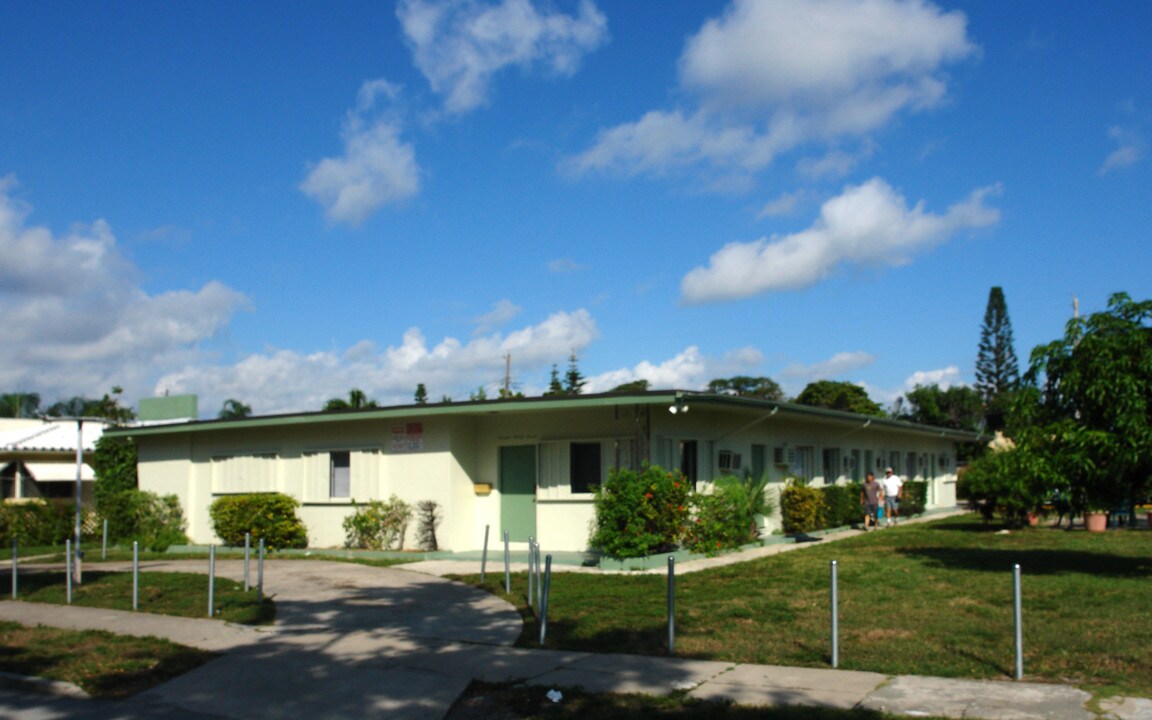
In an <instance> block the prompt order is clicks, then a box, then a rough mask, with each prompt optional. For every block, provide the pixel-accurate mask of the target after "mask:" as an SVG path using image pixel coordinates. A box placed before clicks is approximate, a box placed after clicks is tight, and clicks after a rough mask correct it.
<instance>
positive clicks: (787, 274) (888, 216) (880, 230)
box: [680, 178, 1000, 303]
mask: <svg viewBox="0 0 1152 720" xmlns="http://www.w3.org/2000/svg"><path fill="white" fill-rule="evenodd" d="M995 192H998V188H997V187H986V188H981V189H979V190H976V191H975V192H973V193H972V194H971V195H970V196H969V197H968V199H966V200H964V201H963V202H960V203H957V204H955V205H953V206H952V207H950V208H949V209H948V211H947V212H945V213H944V214H943V215H934V214H932V213H929V212H927V211H925V209H924V203H923V201H921V202H919V203H917V204H916V205H915V206H913V207H911V208H910V207H908V203H907V201H906V200H905V198H904V197H903V196H902V195H900V194H899V193H897V192H896V190H895V189H893V188H892V186H891V185H889V184H888V183H887V182H885V181H884V180H883V179H881V178H873V179H871V180H869V181H868V182H866V183H864V184H862V185H856V186H849V187H847V188H845V190H844V192H843V193H841V194H840V195H839V196H837V197H835V198H832V199H831V200H828V201H827V202H825V203H824V204H823V205H822V206H821V208H820V217H819V218H818V219H817V220H816V222H815V223H813V225H812V227H810V228H808V229H807V230H804V231H801V232H798V233H795V234H792V235H785V236H782V237H781V236H773V237H772V238H761V239H759V240H756V241H754V242H747V243H740V242H734V243H730V244H728V245H725V246H724V247H723V248H721V249H720V250H718V251H717V252H716V253H715V254H713V255H712V257H711V258H710V260H709V264H708V266H707V267H697V268H695V269H693V270H692V271H690V272H689V273H688V274H687V275H685V276H684V278H683V280H682V281H681V283H680V291H681V297H682V299H683V300H684V302H687V303H702V302H711V301H717V300H735V299H738V298H744V297H749V296H751V295H756V294H759V293H764V292H771V291H777V290H791V289H797V288H802V287H807V286H809V285H812V284H814V283H816V282H819V281H820V280H823V279H824V278H826V277H828V275H829V274H831V273H832V272H833V271H834V270H835V269H836V268H837V267H839V266H841V265H844V264H857V265H901V264H904V263H907V262H909V260H910V258H911V257H912V255H913V254H915V253H916V252H918V251H921V250H923V249H925V248H928V247H931V246H933V245H936V244H938V243H941V242H943V241H945V240H947V239H948V238H949V237H950V236H952V235H953V234H955V233H957V232H959V231H960V230H963V229H966V228H978V227H984V226H987V225H991V224H994V223H996V222H998V221H999V219H1000V213H999V211H998V210H996V209H995V208H990V207H987V206H985V204H984V201H985V199H986V198H987V197H988V196H989V195H990V194H994V193H995Z"/></svg>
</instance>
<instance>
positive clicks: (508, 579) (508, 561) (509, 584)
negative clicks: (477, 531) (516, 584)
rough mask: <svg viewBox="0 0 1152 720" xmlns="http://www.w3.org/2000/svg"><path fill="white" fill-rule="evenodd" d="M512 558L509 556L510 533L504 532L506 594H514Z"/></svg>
mask: <svg viewBox="0 0 1152 720" xmlns="http://www.w3.org/2000/svg"><path fill="white" fill-rule="evenodd" d="M510 564H511V558H510V557H509V556H508V531H507V530H505V531H504V592H506V593H511V592H512V570H511V568H510V567H509V565H510Z"/></svg>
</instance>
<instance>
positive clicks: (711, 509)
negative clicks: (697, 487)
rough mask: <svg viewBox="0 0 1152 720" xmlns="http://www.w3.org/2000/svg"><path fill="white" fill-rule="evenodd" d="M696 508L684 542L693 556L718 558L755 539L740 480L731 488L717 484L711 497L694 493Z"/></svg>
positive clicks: (694, 506)
mask: <svg viewBox="0 0 1152 720" xmlns="http://www.w3.org/2000/svg"><path fill="white" fill-rule="evenodd" d="M732 479H733V480H736V478H732ZM692 508H693V511H694V512H693V514H694V515H695V518H694V519H693V521H692V522H691V523H690V524H689V527H688V531H687V533H686V534H685V538H684V546H685V547H687V548H688V549H689V550H691V551H692V552H695V553H703V554H705V555H709V556H711V555H716V554H719V553H720V552H722V551H724V550H729V549H732V548H737V547H740V546H741V545H743V544H744V543H746V542H748V541H749V540H750V539H751V537H750V535H749V523H750V522H752V516H751V515H750V514H748V513H746V512H745V508H744V507H742V503H741V497H740V488H739V481H738V480H737V481H736V483H730V484H720V483H717V485H716V488H715V492H713V494H711V495H705V494H704V493H693V495H692ZM752 532H755V529H753V531H752Z"/></svg>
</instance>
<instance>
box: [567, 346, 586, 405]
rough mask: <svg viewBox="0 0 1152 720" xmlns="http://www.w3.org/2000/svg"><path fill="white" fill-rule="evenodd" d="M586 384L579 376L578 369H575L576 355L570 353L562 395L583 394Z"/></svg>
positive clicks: (581, 376) (582, 377)
mask: <svg viewBox="0 0 1152 720" xmlns="http://www.w3.org/2000/svg"><path fill="white" fill-rule="evenodd" d="M587 382H588V381H587V380H585V379H584V376H583V375H581V374H580V368H578V367H576V353H572V354H571V355H569V356H568V372H566V373H564V394H565V395H579V394H580V393H582V392H584V384H585V383H587Z"/></svg>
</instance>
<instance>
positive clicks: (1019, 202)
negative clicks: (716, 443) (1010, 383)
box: [0, 0, 1152, 416]
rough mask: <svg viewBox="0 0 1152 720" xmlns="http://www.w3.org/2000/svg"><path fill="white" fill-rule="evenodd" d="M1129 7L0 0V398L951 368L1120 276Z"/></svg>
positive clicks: (1130, 79) (1147, 14)
mask: <svg viewBox="0 0 1152 720" xmlns="http://www.w3.org/2000/svg"><path fill="white" fill-rule="evenodd" d="M1150 30H1152V4H1148V3H1146V2H1140V1H1138V0H1132V1H1130V2H1102V3H1092V4H1085V3H1050V2H1025V1H1023V0H1022V1H1019V2H1012V3H1003V2H947V3H929V2H915V1H913V2H909V1H898V0H860V1H857V0H820V1H813V2H801V1H800V0H779V1H777V2H770V3H765V2H750V1H739V0H736V1H733V2H677V3H672V2H667V3H637V2H624V1H613V2H607V1H605V2H593V1H592V0H584V1H583V2H578V1H575V0H554V1H553V2H530V1H529V0H501V1H500V2H495V1H492V2H480V1H479V0H477V1H476V2H432V1H430V0H408V1H407V2H401V3H399V4H397V5H387V4H383V3H375V2H344V3H337V4H331V3H305V2H296V3H282V2H245V3H230V2H195V3H193V2H168V3H139V2H99V3H96V2H93V3H78V2H54V1H50V0H49V1H43V2H35V3H27V2H10V1H9V0H0V318H2V321H3V325H4V327H5V330H6V336H7V337H6V342H4V343H3V344H2V347H0V390H4V391H17V390H22V391H38V392H40V393H41V395H42V396H44V399H45V400H46V401H48V402H51V401H54V400H56V399H58V398H60V397H66V396H71V395H76V394H82V395H88V396H99V395H100V394H102V393H104V392H106V391H107V390H108V389H109V388H110V387H112V386H113V385H119V386H122V387H123V388H124V389H125V396H126V397H127V399H128V400H129V401H130V402H133V403H134V402H135V400H136V399H138V398H139V397H143V396H149V395H153V394H162V393H165V392H169V393H173V394H176V393H196V394H198V395H199V396H200V398H201V411H202V413H203V414H205V415H206V416H212V415H214V414H215V412H216V411H217V410H218V409H219V407H220V405H221V404H222V403H223V401H224V400H225V399H227V398H237V399H240V400H242V401H243V402H246V403H248V404H250V405H251V406H252V407H253V409H254V411H255V412H257V413H260V414H263V413H272V412H287V411H298V410H310V409H318V408H319V407H320V406H321V405H322V404H323V402H324V400H325V399H327V398H329V397H333V396H338V395H345V394H346V393H347V391H348V390H349V389H350V388H353V387H359V388H362V389H363V390H365V391H366V392H367V393H368V395H369V396H371V397H373V398H375V399H377V400H379V401H381V402H383V403H404V402H410V401H411V399H412V394H413V391H414V389H415V387H416V384H417V383H424V384H425V385H426V386H427V389H428V392H429V395H430V396H431V397H432V398H433V399H439V398H440V397H441V396H444V395H447V396H451V397H453V398H455V399H457V400H460V399H467V397H468V395H469V393H470V392H474V391H475V390H476V388H478V387H480V386H485V387H486V388H487V391H488V393H489V395H490V396H491V395H494V394H495V391H496V388H497V387H498V385H499V383H500V381H501V378H502V376H503V373H504V357H505V355H506V354H510V355H511V365H512V379H513V382H514V383H515V384H516V386H517V388H518V389H519V390H521V391H523V392H524V393H526V394H528V395H536V394H540V393H541V392H542V391H543V389H544V388H545V387H546V385H547V383H548V377H549V371H550V369H551V367H552V365H553V364H557V365H559V366H560V369H561V370H563V369H564V367H565V366H566V364H567V358H568V356H569V354H570V353H573V352H575V353H576V355H577V356H578V357H579V367H580V369H581V371H582V372H583V373H584V374H585V376H587V377H588V379H589V384H588V386H587V390H590V391H602V390H607V389H610V388H611V387H613V386H615V385H617V384H620V383H623V382H627V381H630V380H634V379H637V378H646V379H648V380H649V381H650V382H651V383H652V385H653V387H677V388H685V389H697V388H703V387H704V386H705V385H706V384H707V382H708V381H709V380H710V379H712V378H717V377H728V376H731V375H736V374H742V375H767V376H770V377H772V378H774V379H776V380H777V381H778V382H780V383H781V384H782V385H783V386H784V388H785V389H786V391H788V392H789V393H791V394H796V393H798V392H799V391H800V390H801V389H803V387H804V385H805V384H807V383H808V382H810V381H812V380H816V379H824V378H828V379H835V380H847V381H851V382H857V383H860V384H862V385H863V386H864V387H865V388H867V390H868V391H869V393H870V394H871V395H872V397H873V399H875V400H877V401H879V402H881V403H883V404H885V405H887V404H888V403H890V402H892V401H893V400H895V399H896V398H897V397H898V396H899V395H900V394H901V393H903V392H905V391H906V390H908V389H911V387H912V386H914V385H915V384H916V383H929V382H939V383H941V384H943V385H954V384H962V383H971V382H972V381H973V380H974V377H973V366H974V363H975V356H976V348H977V342H978V340H979V333H980V323H981V320H982V319H983V313H984V308H985V304H986V302H987V297H988V291H989V288H990V287H992V286H994V285H1000V286H1002V287H1003V288H1004V291H1005V294H1006V297H1007V301H1008V309H1009V313H1010V317H1011V320H1012V324H1013V328H1014V330H1015V334H1016V340H1017V348H1016V349H1017V353H1018V354H1019V355H1020V357H1021V360H1022V361H1026V358H1027V356H1028V353H1029V352H1030V350H1031V348H1032V347H1034V346H1035V345H1037V344H1039V343H1043V342H1047V341H1049V340H1052V339H1054V338H1056V337H1058V336H1059V335H1060V334H1061V332H1062V330H1063V326H1064V323H1065V322H1066V321H1067V319H1068V318H1069V317H1070V316H1071V313H1072V301H1073V300H1072V299H1073V297H1074V296H1075V297H1077V298H1079V301H1080V308H1081V312H1092V311H1095V310H1099V309H1102V308H1103V307H1104V306H1105V303H1106V301H1107V298H1108V296H1109V295H1110V294H1111V293H1112V292H1115V291H1126V292H1128V293H1130V294H1131V295H1133V296H1134V297H1136V298H1140V299H1145V298H1148V297H1152V274H1150V270H1152V251H1150V249H1149V248H1150V245H1149V239H1150V238H1149V232H1148V228H1149V227H1150V226H1152V173H1150V170H1149V167H1150V163H1149V159H1148V151H1149V141H1150V139H1152V72H1150V71H1149V70H1150V68H1152V46H1150V45H1149V43H1148V42H1147V36H1148V32H1149V31H1150Z"/></svg>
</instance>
